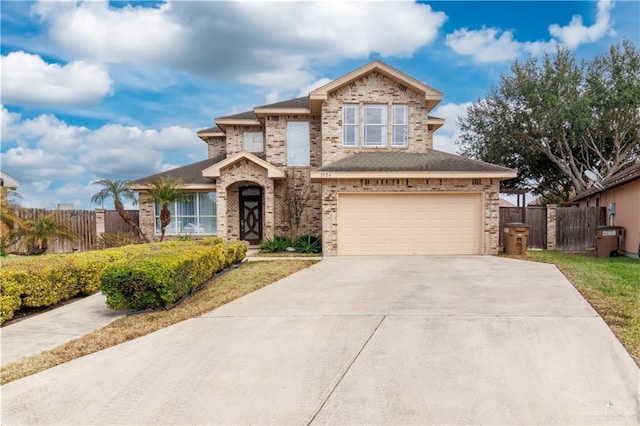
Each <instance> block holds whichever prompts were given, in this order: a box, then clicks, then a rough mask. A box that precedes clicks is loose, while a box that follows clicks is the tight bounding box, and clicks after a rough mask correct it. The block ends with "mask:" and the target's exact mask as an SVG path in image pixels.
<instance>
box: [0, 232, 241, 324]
mask: <svg viewBox="0 0 640 426" xmlns="http://www.w3.org/2000/svg"><path fill="white" fill-rule="evenodd" d="M199 251H207V252H209V254H208V257H207V256H204V257H202V258H201V257H197V256H196V253H197V252H199ZM246 253H247V245H246V244H245V243H242V242H239V241H230V242H224V241H223V240H222V239H221V238H215V237H214V238H206V239H204V240H202V241H200V242H192V241H189V242H184V241H167V242H163V243H152V244H136V245H131V246H125V247H119V248H114V249H109V250H100V251H90V252H84V253H73V254H64V255H45V256H37V257H31V256H29V257H12V258H6V259H3V262H2V267H0V283H1V289H0V291H1V292H0V323H2V322H4V321H7V320H9V319H11V318H13V316H14V313H15V311H18V310H20V309H21V308H23V307H41V306H50V305H54V304H56V303H58V302H60V301H63V300H65V299H69V298H71V297H74V296H76V295H79V294H91V293H93V292H95V291H97V290H99V289H100V288H101V285H102V281H101V273H102V272H103V270H104V269H105V267H106V266H107V265H110V264H112V263H114V262H126V261H129V260H133V259H145V258H150V259H156V258H157V259H160V258H167V259H168V258H171V257H174V258H180V259H184V258H185V257H187V258H189V259H190V260H189V262H183V266H182V268H183V269H182V272H180V273H179V274H177V275H175V274H174V275H171V276H172V277H175V278H176V279H179V280H180V281H181V282H182V281H184V283H186V282H192V281H193V280H198V279H202V281H201V282H200V284H202V283H204V282H205V281H206V280H207V279H208V278H210V277H211V276H213V274H214V273H215V272H216V270H214V271H213V272H211V271H210V269H207V267H205V264H206V263H212V262H214V260H209V261H207V260H205V259H207V258H211V259H215V265H216V267H218V266H220V265H221V266H220V267H219V269H223V268H225V267H228V266H230V265H232V264H234V263H237V262H239V261H241V260H242V259H244V257H245V256H246ZM156 262H157V260H156ZM168 264H170V265H174V267H175V268H177V269H180V267H178V266H177V265H175V264H174V263H172V262H168ZM170 268H171V267H170ZM185 268H186V269H185ZM202 273H204V274H205V275H206V274H209V273H210V275H208V276H207V277H206V278H201V277H202V275H200V274H202ZM180 274H183V275H180ZM183 277H186V278H185V279H184V280H183ZM184 283H182V284H179V285H178V287H180V286H184V285H186V284H184ZM190 285H191V284H189V286H190ZM179 291H182V290H179ZM165 297H167V296H165Z"/></svg>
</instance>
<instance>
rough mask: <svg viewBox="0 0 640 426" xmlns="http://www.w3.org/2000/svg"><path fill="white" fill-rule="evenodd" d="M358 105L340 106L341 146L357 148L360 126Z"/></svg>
mask: <svg viewBox="0 0 640 426" xmlns="http://www.w3.org/2000/svg"><path fill="white" fill-rule="evenodd" d="M358 109H359V105H358V104H344V105H343V106H342V115H343V117H342V145H344V146H358V144H359V137H358V136H359V132H358V128H359V126H360V120H359V114H358Z"/></svg>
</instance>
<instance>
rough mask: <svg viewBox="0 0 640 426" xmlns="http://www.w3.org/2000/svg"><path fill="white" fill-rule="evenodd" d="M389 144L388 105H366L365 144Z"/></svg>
mask: <svg viewBox="0 0 640 426" xmlns="http://www.w3.org/2000/svg"><path fill="white" fill-rule="evenodd" d="M386 145H387V105H365V106H364V146H386Z"/></svg>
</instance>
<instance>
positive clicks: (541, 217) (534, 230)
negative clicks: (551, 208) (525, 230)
mask: <svg viewBox="0 0 640 426" xmlns="http://www.w3.org/2000/svg"><path fill="white" fill-rule="evenodd" d="M522 209H523V208H522V207H500V235H499V241H500V245H501V246H503V245H504V243H503V238H504V233H503V230H504V225H505V224H507V223H512V222H522V219H523V217H522ZM524 213H525V217H524V221H525V223H526V224H527V225H530V226H531V227H530V228H529V238H527V247H530V248H546V247H547V208H546V207H527V208H526V210H525V212H524Z"/></svg>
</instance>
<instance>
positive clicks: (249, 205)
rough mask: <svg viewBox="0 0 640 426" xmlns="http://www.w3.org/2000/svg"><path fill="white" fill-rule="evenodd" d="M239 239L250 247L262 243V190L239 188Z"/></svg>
mask: <svg viewBox="0 0 640 426" xmlns="http://www.w3.org/2000/svg"><path fill="white" fill-rule="evenodd" d="M239 192H240V239H241V240H244V241H248V242H249V244H251V245H256V244H260V243H261V242H262V189H261V188H260V187H258V186H244V187H241V188H240V191H239Z"/></svg>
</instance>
